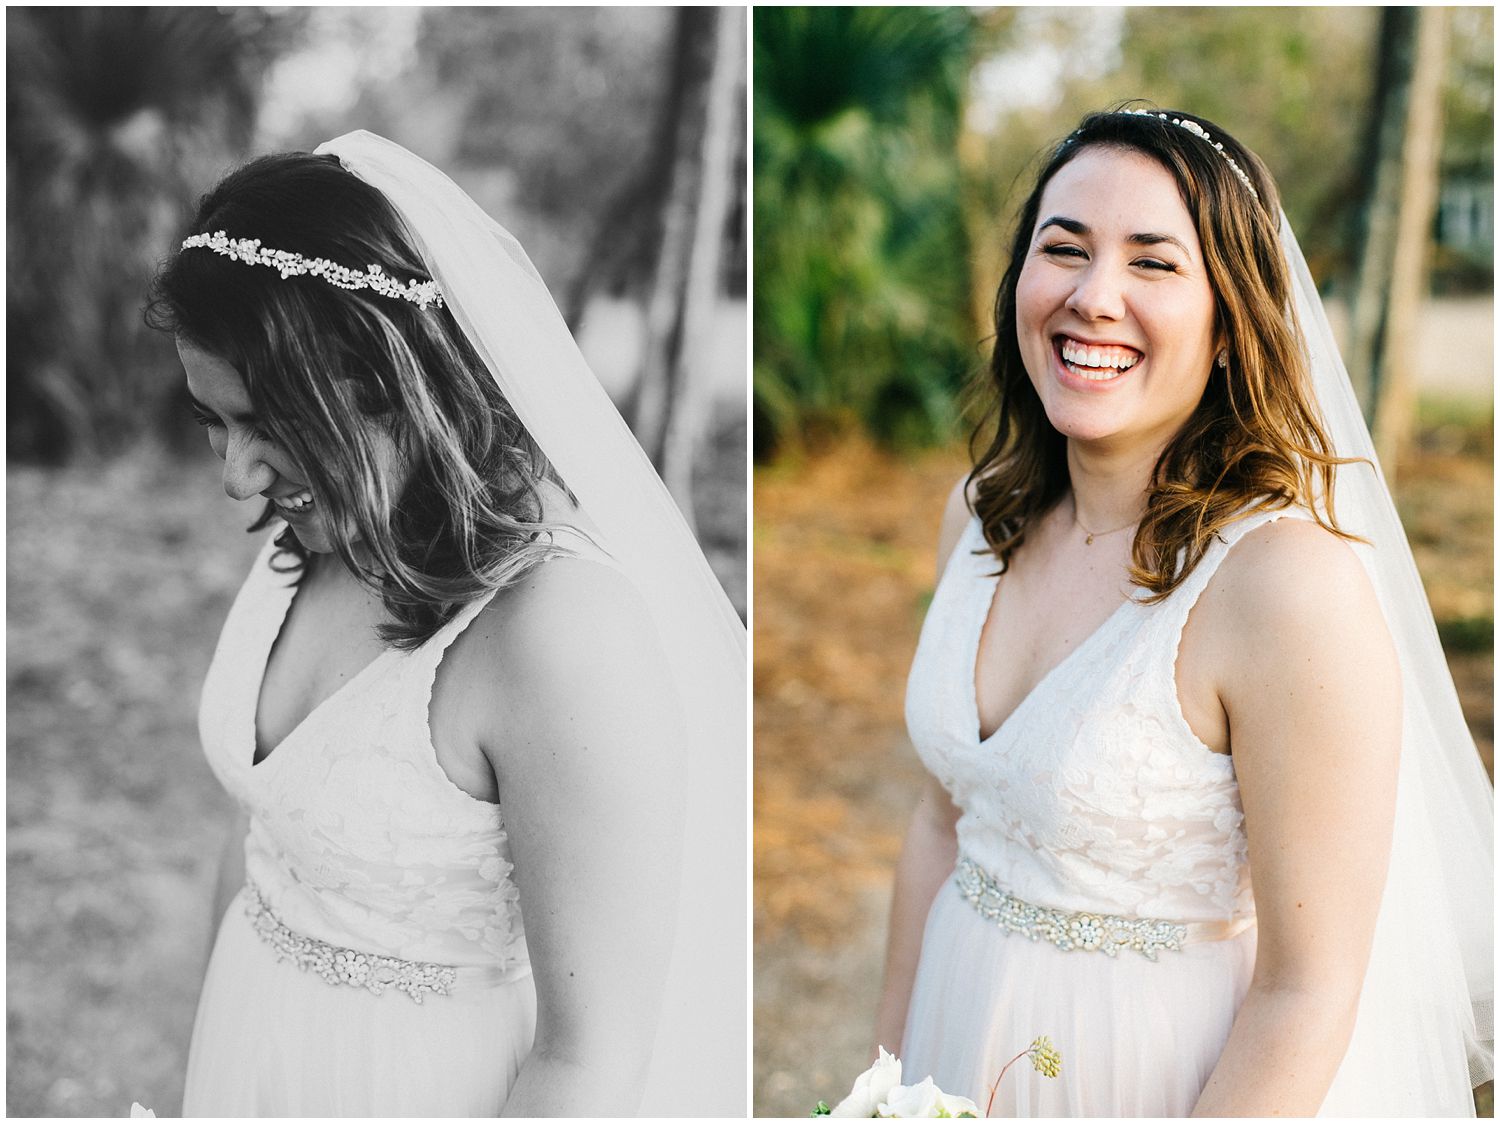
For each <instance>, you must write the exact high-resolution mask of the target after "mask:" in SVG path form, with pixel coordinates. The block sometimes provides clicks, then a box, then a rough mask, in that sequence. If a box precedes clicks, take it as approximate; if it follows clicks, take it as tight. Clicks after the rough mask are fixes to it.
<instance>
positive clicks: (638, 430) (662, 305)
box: [631, 8, 717, 471]
mask: <svg viewBox="0 0 1500 1124" xmlns="http://www.w3.org/2000/svg"><path fill="white" fill-rule="evenodd" d="M716 16H717V12H716V11H715V10H714V9H712V8H678V9H677V13H676V20H677V29H676V34H675V35H674V37H673V52H672V53H673V66H672V86H671V93H670V96H669V97H668V98H667V99H666V101H665V104H664V105H663V113H664V114H671V115H672V118H671V119H672V120H673V121H675V128H674V130H673V144H672V147H671V153H670V158H671V178H670V181H669V184H670V186H669V187H668V190H667V194H666V198H665V199H664V200H663V201H662V215H663V222H662V240H661V247H660V250H659V253H658V255H657V260H656V273H655V276H654V277H653V278H652V282H651V289H650V295H649V297H648V299H647V302H646V346H645V349H644V355H643V359H642V371H641V378H640V383H639V395H638V397H637V399H636V406H635V410H634V415H635V416H634V421H633V424H632V427H631V428H632V429H634V431H635V436H636V439H637V440H638V441H639V442H640V443H641V447H642V448H643V449H645V450H646V455H647V456H649V457H650V458H651V459H652V460H653V461H654V462H655V463H656V466H657V469H658V471H660V470H663V469H664V465H663V463H662V456H663V453H664V451H665V440H666V432H667V415H668V413H669V411H670V410H671V408H672V399H673V385H672V384H673V381H674V373H675V370H674V369H675V367H676V364H677V358H678V356H679V355H680V354H681V350H682V332H681V327H682V324H681V319H682V318H681V305H682V297H683V289H684V286H685V285H686V283H687V273H688V262H689V257H690V255H691V253H692V248H693V247H692V243H693V219H694V215H695V214H696V212H697V204H698V197H699V194H700V185H699V182H698V181H699V178H700V176H701V173H702V165H701V162H700V160H699V152H700V149H701V147H702V137H703V130H704V126H705V125H706V123H707V109H708V105H707V102H708V73H709V70H710V67H711V60H712V54H711V52H712V49H713V44H714V34H713V33H714V27H715V19H716Z"/></svg>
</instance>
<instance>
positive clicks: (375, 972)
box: [245, 880, 458, 1003]
mask: <svg viewBox="0 0 1500 1124" xmlns="http://www.w3.org/2000/svg"><path fill="white" fill-rule="evenodd" d="M245 914H246V916H248V917H249V918H250V923H251V924H252V925H253V926H254V927H255V932H256V934H257V935H258V936H259V937H260V939H261V940H263V941H265V942H266V944H268V945H270V946H271V949H272V951H274V952H275V953H276V959H277V960H290V961H291V962H292V963H293V964H295V965H297V967H299V968H301V969H302V970H303V971H307V970H308V969H311V970H312V971H313V972H316V973H317V974H318V975H320V976H322V977H323V979H324V980H326V981H327V982H328V983H331V984H335V985H337V984H348V985H349V986H350V987H362V988H364V989H365V990H366V991H369V992H372V993H373V994H375V995H379V994H381V993H382V992H383V991H385V989H386V988H388V987H389V988H395V990H397V991H404V992H405V993H406V994H407V995H409V996H411V999H412V1002H414V1003H420V1002H422V996H424V995H447V994H448V993H449V992H450V991H452V989H453V985H454V983H455V982H456V981H457V980H458V969H457V968H450V967H447V966H446V965H443V964H424V963H421V962H420V961H416V960H402V959H400V958H399V957H396V956H376V955H374V954H372V953H368V952H358V951H356V950H354V949H352V948H341V947H339V946H338V945H333V944H329V943H328V942H327V941H320V940H317V939H316V938H314V937H305V936H303V935H302V934H301V933H298V932H295V931H293V930H291V929H288V928H287V927H286V926H285V925H283V924H282V923H281V919H280V918H279V917H277V916H276V915H275V914H274V913H272V912H271V907H270V906H268V905H267V904H266V902H265V899H264V898H262V897H261V896H260V888H259V887H257V886H256V885H255V883H254V882H251V881H249V880H246V882H245Z"/></svg>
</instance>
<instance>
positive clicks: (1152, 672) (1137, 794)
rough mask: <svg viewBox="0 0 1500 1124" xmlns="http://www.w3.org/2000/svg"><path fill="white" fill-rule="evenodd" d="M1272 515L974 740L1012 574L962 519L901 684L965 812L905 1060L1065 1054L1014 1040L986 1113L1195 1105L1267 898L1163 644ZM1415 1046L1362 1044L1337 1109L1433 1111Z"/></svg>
mask: <svg viewBox="0 0 1500 1124" xmlns="http://www.w3.org/2000/svg"><path fill="white" fill-rule="evenodd" d="M1283 517H1299V518H1307V513H1306V512H1304V511H1302V510H1300V509H1290V510H1286V511H1282V512H1276V513H1264V512H1262V513H1257V514H1253V515H1249V516H1247V517H1245V518H1243V519H1241V520H1239V521H1238V522H1236V523H1234V524H1231V525H1230V526H1229V527H1226V528H1225V529H1224V530H1223V531H1222V533H1221V536H1220V537H1219V538H1218V539H1216V540H1215V541H1214V542H1212V543H1211V544H1210V546H1209V547H1208V549H1207V551H1206V553H1205V554H1204V556H1203V558H1202V560H1201V561H1200V563H1199V564H1198V566H1197V567H1196V568H1194V570H1193V571H1192V572H1191V573H1190V574H1189V575H1188V577H1187V578H1186V579H1185V580H1184V581H1183V583H1182V584H1181V586H1179V587H1178V588H1177V589H1176V590H1175V591H1174V592H1173V593H1172V594H1171V595H1170V596H1168V597H1167V598H1166V599H1165V600H1163V601H1161V602H1159V603H1157V604H1155V605H1146V604H1143V603H1141V602H1140V601H1138V600H1129V601H1126V602H1124V603H1123V604H1122V605H1121V606H1120V608H1119V609H1118V610H1117V611H1116V612H1115V613H1114V614H1113V615H1112V616H1111V617H1109V619H1108V620H1106V621H1105V622H1104V624H1102V625H1101V626H1100V627H1099V628H1098V630H1097V631H1096V632H1094V633H1093V634H1092V635H1091V636H1090V637H1088V638H1087V639H1086V640H1084V641H1083V642H1082V643H1081V644H1080V645H1079V646H1078V647H1076V648H1075V649H1073V650H1072V651H1071V652H1070V653H1069V654H1068V656H1067V657H1066V658H1065V659H1064V660H1063V661H1062V662H1061V663H1060V664H1059V665H1058V666H1057V667H1055V668H1053V669H1052V670H1051V671H1050V672H1049V673H1048V674H1047V675H1046V677H1045V678H1044V679H1042V681H1041V682H1040V683H1039V684H1038V685H1037V686H1036V688H1035V689H1034V690H1033V691H1032V692H1031V694H1030V695H1028V696H1027V697H1026V698H1025V699H1024V700H1023V701H1022V702H1021V704H1020V705H1019V706H1018V707H1017V708H1016V710H1015V711H1014V712H1013V713H1012V714H1011V716H1010V717H1009V718H1008V719H1007V720H1006V721H1005V723H1004V724H1003V725H1002V726H1001V727H1000V728H999V729H997V730H996V731H995V732H994V733H993V734H992V735H991V736H990V737H989V738H986V739H984V740H982V741H981V740H980V738H979V735H978V730H979V715H978V708H977V703H976V699H975V688H974V672H975V663H976V658H977V654H978V647H979V637H980V630H981V628H982V627H983V624H984V621H985V618H986V615H987V613H988V611H989V608H990V605H991V602H992V600H993V597H994V594H995V590H996V582H997V581H1001V580H1003V578H996V577H995V576H994V575H995V572H996V570H997V569H998V564H997V563H996V561H995V558H994V556H993V555H992V554H990V553H989V552H988V550H987V547H986V543H985V541H984V537H983V534H982V532H981V529H980V525H979V522H978V520H977V519H971V520H970V522H969V525H968V527H967V528H966V530H965V531H964V534H963V536H962V538H961V539H960V541H959V543H958V546H957V547H956V549H955V550H954V551H953V554H952V556H951V558H950V559H949V562H948V564H947V569H946V571H945V573H944V574H943V577H942V581H941V582H940V583H939V586H938V589H937V592H936V594H935V596H934V598H933V602H932V606H931V608H930V610H929V612H928V615H927V620H926V622H925V624H924V626H923V630H922V636H921V641H920V643H919V645H918V649H917V654H916V658H915V662H914V664H913V667H912V671H911V677H910V680H909V683H908V691H907V704H906V705H907V723H908V726H909V728H910V732H911V736H912V740H913V742H914V743H915V745H916V747H917V750H918V752H919V754H920V755H921V757H922V760H923V762H924V763H925V765H926V766H927V768H928V769H929V770H930V771H931V772H932V773H933V775H934V776H936V777H937V778H938V779H939V780H940V781H941V782H942V784H943V785H944V787H945V788H946V789H947V790H948V792H949V793H950V794H951V796H952V798H953V801H954V804H955V805H956V806H957V807H958V808H959V810H960V812H961V815H960V818H959V820H958V826H957V835H958V846H959V854H960V862H959V870H958V871H957V872H956V876H955V878H954V879H952V880H950V881H948V882H945V884H944V885H943V886H942V887H941V888H940V889H939V891H938V894H937V897H936V900H935V901H934V902H933V905H932V908H931V912H930V913H929V915H928V919H927V925H926V930H925V934H924V936H923V942H922V951H921V959H920V963H919V967H918V970H917V974H916V980H915V984H914V988H913V993H912V997H911V1005H910V1010H909V1014H908V1018H907V1028H906V1035H905V1041H904V1043H903V1045H902V1053H901V1057H902V1062H903V1075H904V1077H905V1078H906V1079H907V1080H908V1081H909V1082H915V1081H918V1080H920V1079H921V1078H923V1077H925V1076H927V1075H931V1077H932V1078H933V1080H934V1081H935V1082H936V1083H937V1085H938V1087H939V1088H941V1089H943V1090H944V1091H946V1092H948V1093H953V1094H959V1095H962V1096H967V1097H969V1098H971V1099H973V1100H974V1101H975V1102H976V1103H977V1104H978V1105H979V1106H980V1108H981V1109H983V1108H984V1106H985V1104H986V1102H987V1100H988V1098H989V1091H988V1090H989V1086H990V1084H991V1082H993V1081H994V1079H995V1077H996V1076H997V1075H998V1074H999V1072H1000V1069H1001V1067H1002V1066H1003V1065H1004V1063H1005V1062H1006V1061H1008V1060H1009V1059H1011V1058H1013V1057H1015V1056H1016V1055H1017V1054H1018V1053H1020V1052H1021V1051H1023V1050H1025V1049H1026V1048H1027V1046H1028V1045H1029V1044H1030V1043H1031V1042H1032V1040H1033V1039H1035V1038H1036V1037H1037V1036H1039V1035H1048V1036H1050V1037H1051V1039H1052V1041H1053V1043H1054V1044H1055V1046H1056V1047H1057V1049H1058V1051H1059V1052H1060V1053H1061V1055H1062V1059H1063V1062H1062V1071H1061V1074H1060V1076H1059V1077H1057V1078H1048V1077H1045V1076H1043V1075H1042V1074H1039V1073H1037V1072H1035V1071H1033V1070H1032V1068H1031V1067H1030V1066H1028V1065H1027V1064H1026V1062H1025V1061H1024V1060H1023V1061H1022V1062H1020V1063H1018V1064H1017V1065H1015V1066H1013V1067H1012V1068H1011V1070H1010V1071H1009V1073H1007V1074H1006V1076H1005V1080H1004V1081H1003V1082H1002V1083H1001V1084H1000V1087H999V1091H998V1094H997V1096H996V1098H995V1102H994V1109H993V1113H994V1115H997V1116H1090V1117H1092V1116H1130V1117H1134V1116H1186V1115H1188V1114H1189V1113H1190V1112H1191V1110H1192V1108H1193V1105H1194V1103H1195V1102H1196V1100H1197V1098H1198V1095H1199V1093H1200V1092H1201V1091H1202V1089H1203V1086H1204V1085H1205V1083H1206V1082H1207V1080H1208V1077H1209V1075H1210V1073H1211V1072H1212V1070H1213V1067H1214V1065H1215V1063H1216V1062H1217V1060H1218V1058H1219V1054H1220V1053H1221V1051H1222V1050H1223V1047H1224V1043H1225V1040H1226V1039H1227V1037H1228V1035H1229V1030H1230V1027H1231V1025H1232V1023H1233V1021H1234V1017H1235V1013H1236V1011H1237V1010H1238V1008H1239V1005H1240V1003H1241V1001H1242V1000H1243V998H1244V996H1245V992H1246V989H1247V987H1248V985H1249V982H1250V976H1251V972H1252V969H1253V967H1254V963H1255V942H1256V929H1255V902H1254V897H1253V894H1252V892H1251V883H1250V871H1249V867H1248V863H1247V845H1246V836H1245V826H1244V816H1243V814H1242V811H1241V808H1240V800H1239V792H1238V788H1237V785H1236V782H1235V772H1234V762H1233V760H1232V758H1230V757H1229V756H1226V755H1222V754H1216V753H1213V752H1212V751H1210V750H1209V749H1208V748H1207V747H1206V746H1204V745H1203V743H1202V742H1201V741H1200V740H1199V739H1198V738H1197V737H1196V736H1195V735H1194V734H1193V732H1192V730H1191V729H1190V728H1189V727H1188V724H1187V721H1186V720H1185V718H1184V717H1183V714H1182V709H1181V706H1180V704H1179V702H1178V698H1177V692H1176V684H1175V676H1174V665H1175V662H1176V656H1177V648H1178V642H1179V639H1180V637H1181V635H1182V629H1183V625H1184V623H1185V622H1186V620H1187V617H1188V613H1189V610H1190V609H1191V608H1192V606H1193V604H1194V602H1195V601H1196V600H1197V598H1198V597H1199V595H1200V594H1201V593H1202V591H1203V589H1204V588H1205V587H1206V586H1207V585H1208V583H1209V582H1210V580H1211V579H1212V577H1213V575H1214V572H1215V571H1216V570H1217V568H1218V566H1219V564H1220V563H1221V562H1222V561H1223V559H1224V557H1225V555H1226V554H1227V552H1228V551H1229V550H1230V549H1231V548H1232V547H1233V545H1234V543H1236V542H1237V541H1238V540H1239V539H1240V538H1241V537H1243V536H1244V535H1245V534H1246V533H1247V532H1249V531H1251V530H1253V529H1255V528H1257V527H1260V526H1262V525H1264V524H1265V523H1266V522H1268V521H1271V520H1273V519H1276V518H1283ZM976 551H979V552H980V553H978V554H976V553H975V552H976ZM1007 893H1008V894H1009V895H1013V898H1012V899H1011V900H1007V899H1006V898H1005V897H1004V896H1003V895H1004V894H1007ZM1017 899H1018V900H1017ZM1029 907H1040V908H1029ZM1079 915H1088V916H1079ZM1120 919H1123V920H1120ZM1162 923H1165V924H1162ZM1112 934H1113V935H1112ZM1028 938H1030V939H1028ZM1114 940H1118V941H1120V942H1122V945H1123V946H1118V947H1117V948H1116V950H1115V952H1114V954H1113V955H1109V954H1106V953H1105V951H1103V946H1105V945H1109V944H1111V943H1112V942H1113V941H1114ZM1179 942H1180V947H1172V946H1174V945H1178V944H1179ZM1068 945H1073V946H1076V947H1072V948H1068V947H1066V946H1068ZM1090 945H1093V946H1094V947H1089V946H1090ZM1148 952H1149V953H1150V956H1148V955H1147V953H1148ZM1357 1037H1358V1034H1357ZM1355 1053H1357V1051H1353V1050H1351V1056H1352V1055H1354V1054H1355ZM1455 1055H1456V1056H1455V1059H1454V1064H1455V1066H1457V1067H1458V1072H1457V1074H1456V1077H1455V1079H1454V1080H1453V1081H1452V1082H1450V1085H1451V1086H1452V1087H1454V1088H1456V1089H1458V1090H1466V1089H1467V1088H1468V1086H1467V1083H1466V1082H1465V1080H1464V1074H1463V1059H1464V1054H1463V1049H1462V1043H1461V1042H1460V1043H1458V1044H1457V1046H1456V1047H1455ZM1409 1064H1410V1063H1408V1062H1405V1061H1404V1060H1403V1058H1402V1057H1401V1056H1400V1054H1399V1053H1397V1054H1394V1055H1392V1056H1384V1055H1382V1056H1381V1057H1380V1058H1379V1059H1378V1064H1375V1063H1372V1059H1371V1058H1370V1057H1369V1056H1368V1055H1366V1054H1363V1053H1361V1054H1360V1057H1359V1060H1358V1061H1357V1062H1350V1063H1348V1065H1347V1066H1346V1069H1348V1070H1349V1072H1345V1071H1344V1070H1341V1072H1340V1075H1339V1078H1338V1079H1336V1081H1335V1085H1334V1090H1333V1091H1332V1092H1331V1093H1330V1096H1329V1098H1328V1100H1327V1101H1326V1102H1325V1104H1324V1113H1325V1114H1329V1113H1337V1114H1340V1115H1344V1114H1362V1113H1363V1114H1369V1115H1406V1114H1410V1113H1411V1112H1413V1111H1422V1112H1423V1114H1426V1113H1427V1112H1430V1111H1435V1108H1434V1106H1432V1105H1431V1104H1430V1103H1423V1104H1420V1105H1418V1104H1414V1103H1413V1102H1412V1098H1413V1097H1414V1096H1416V1090H1418V1089H1419V1088H1421V1086H1422V1084H1423V1083H1422V1082H1421V1081H1419V1080H1416V1079H1414V1078H1413V1077H1412V1075H1411V1074H1409V1073H1408V1072H1407V1069H1408V1068H1409ZM1443 1107H1444V1108H1445V1109H1446V1110H1448V1111H1450V1112H1451V1113H1453V1114H1462V1113H1463V1112H1464V1111H1465V1106H1464V1105H1463V1104H1453V1105H1448V1106H1443ZM1467 1113H1468V1114H1469V1115H1472V1103H1470V1104H1469V1105H1468V1106H1467Z"/></svg>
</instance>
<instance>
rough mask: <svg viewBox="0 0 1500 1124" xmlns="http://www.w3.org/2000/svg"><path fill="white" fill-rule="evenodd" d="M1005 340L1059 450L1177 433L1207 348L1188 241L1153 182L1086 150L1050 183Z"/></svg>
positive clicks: (1211, 316) (1195, 254) (1198, 386)
mask: <svg viewBox="0 0 1500 1124" xmlns="http://www.w3.org/2000/svg"><path fill="white" fill-rule="evenodd" d="M1016 336H1017V343H1018V345H1019V348H1020V352H1021V358H1022V360H1023V362H1024V363H1025V366H1026V372H1027V374H1028V375H1029V376H1030V379H1031V383H1032V385H1033V386H1034V387H1035V388H1036V392H1037V395H1038V397H1039V398H1040V399H1041V402H1042V406H1043V408H1044V409H1045V410H1046V413H1047V418H1048V420H1049V421H1050V422H1051V423H1052V425H1053V427H1054V428H1056V429H1057V430H1058V432H1059V433H1061V434H1063V435H1064V436H1065V437H1068V438H1070V439H1072V440H1073V441H1075V442H1104V443H1108V444H1109V445H1111V446H1120V445H1122V444H1127V443H1128V444H1130V445H1134V444H1137V443H1141V444H1150V445H1152V446H1154V447H1155V448H1160V447H1162V446H1164V445H1165V444H1166V443H1167V441H1169V440H1170V439H1171V437H1172V436H1173V434H1175V433H1176V432H1177V431H1178V430H1179V429H1180V428H1181V427H1182V425H1183V423H1184V422H1186V421H1187V419H1188V418H1189V417H1190V416H1191V415H1192V413H1193V410H1194V409H1195V408H1196V407H1197V405H1198V401H1199V399H1201V398H1202V396H1203V390H1204V387H1205V386H1207V384H1208V379H1209V375H1210V374H1211V372H1212V368H1213V364H1214V356H1215V352H1216V351H1217V350H1218V342H1217V339H1216V328H1215V304H1214V292H1213V288H1212V286H1211V285H1210V284H1209V280H1208V272H1207V269H1206V267H1205V265H1204V262H1203V251H1202V248H1201V246H1200V245H1199V242H1198V234H1197V231H1196V229H1195V228H1194V226H1193V220H1192V218H1191V216H1190V215H1189V214H1188V211H1187V207H1186V206H1185V205H1184V204H1183V201H1182V196H1181V194H1180V193H1179V192H1178V189H1177V182H1176V180H1175V179H1173V177H1172V174H1171V173H1170V172H1169V171H1167V169H1166V168H1164V167H1162V166H1161V165H1160V164H1158V163H1157V162H1156V161H1155V160H1153V159H1151V158H1150V157H1148V156H1145V155H1142V154H1141V153H1139V152H1135V151H1133V150H1129V149H1118V148H1104V147H1095V148H1089V149H1086V150H1084V151H1083V152H1081V153H1079V155H1078V156H1076V157H1075V158H1074V159H1073V160H1071V161H1069V162H1068V163H1067V164H1065V165H1064V166H1063V167H1062V168H1061V169H1060V170H1059V171H1058V172H1057V174H1056V175H1055V176H1053V178H1052V180H1051V181H1050V182H1049V183H1048V184H1047V186H1046V188H1045V190H1044V191H1043V193H1042V198H1041V206H1040V209H1039V210H1038V212H1037V223H1036V227H1035V229H1034V230H1033V231H1032V238H1031V244H1030V247H1029V249H1028V250H1027V256H1026V260H1025V263H1024V264H1023V265H1022V267H1021V271H1020V275H1019V277H1018V278H1017V281H1016Z"/></svg>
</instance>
